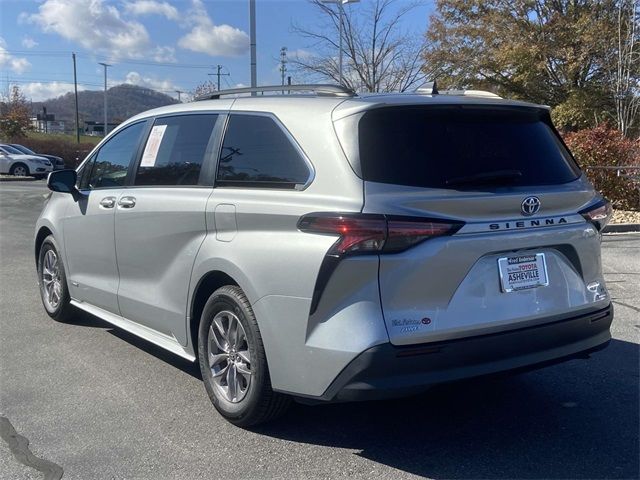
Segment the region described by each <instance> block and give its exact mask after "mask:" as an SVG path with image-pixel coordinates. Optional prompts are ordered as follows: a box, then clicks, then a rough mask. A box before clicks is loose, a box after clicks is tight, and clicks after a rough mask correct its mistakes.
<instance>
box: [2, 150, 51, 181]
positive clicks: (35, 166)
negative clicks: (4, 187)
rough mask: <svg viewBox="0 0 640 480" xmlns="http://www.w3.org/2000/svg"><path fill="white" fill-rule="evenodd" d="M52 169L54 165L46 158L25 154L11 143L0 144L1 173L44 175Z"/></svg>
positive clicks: (20, 175)
mask: <svg viewBox="0 0 640 480" xmlns="http://www.w3.org/2000/svg"><path fill="white" fill-rule="evenodd" d="M52 171H53V165H51V162H50V161H49V160H47V159H46V158H44V157H38V156H36V155H25V154H24V153H22V152H21V151H20V150H18V149H17V148H14V147H12V146H11V145H6V144H0V174H9V175H15V176H16V177H26V176H33V177H44V176H46V175H48V174H49V173H50V172H52Z"/></svg>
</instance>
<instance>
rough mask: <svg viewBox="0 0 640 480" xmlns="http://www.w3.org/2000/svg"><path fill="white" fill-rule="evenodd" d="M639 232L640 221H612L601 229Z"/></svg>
mask: <svg viewBox="0 0 640 480" xmlns="http://www.w3.org/2000/svg"><path fill="white" fill-rule="evenodd" d="M629 232H640V223H614V224H609V225H607V226H606V227H604V229H603V230H602V233H629Z"/></svg>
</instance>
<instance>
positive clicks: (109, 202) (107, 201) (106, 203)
mask: <svg viewBox="0 0 640 480" xmlns="http://www.w3.org/2000/svg"><path fill="white" fill-rule="evenodd" d="M115 205H116V197H104V198H103V199H102V200H100V206H101V207H104V208H113V207H115Z"/></svg>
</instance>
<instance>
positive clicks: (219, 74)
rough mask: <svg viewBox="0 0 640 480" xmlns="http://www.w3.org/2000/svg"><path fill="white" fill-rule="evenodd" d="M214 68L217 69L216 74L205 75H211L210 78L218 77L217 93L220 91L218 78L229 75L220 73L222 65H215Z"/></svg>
mask: <svg viewBox="0 0 640 480" xmlns="http://www.w3.org/2000/svg"><path fill="white" fill-rule="evenodd" d="M216 68H217V69H218V70H217V71H216V73H207V75H211V76H216V77H218V82H217V84H218V91H220V77H225V76H229V75H231V74H230V73H228V72H227V73H222V65H216Z"/></svg>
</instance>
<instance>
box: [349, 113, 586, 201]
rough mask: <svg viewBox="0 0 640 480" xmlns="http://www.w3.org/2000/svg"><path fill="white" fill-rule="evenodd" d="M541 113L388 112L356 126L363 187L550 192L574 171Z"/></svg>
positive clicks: (574, 175) (573, 175)
mask: <svg viewBox="0 0 640 480" xmlns="http://www.w3.org/2000/svg"><path fill="white" fill-rule="evenodd" d="M543 115H544V113H543V112H541V111H538V110H533V109H521V108H520V109H518V108H495V107H477V106H473V107H470V106H451V105H448V106H445V107H441V106H431V107H424V106H419V107H389V108H380V109H377V110H371V111H369V112H367V113H365V114H364V115H363V117H362V119H361V120H360V122H359V127H358V130H359V153H360V166H361V169H362V176H363V178H364V179H365V180H368V181H372V182H380V183H392V184H396V185H406V186H415V187H428V188H455V189H459V188H469V187H477V186H479V185H493V186H496V185H509V186H511V185H514V186H530V185H551V184H561V183H567V182H570V181H572V180H575V179H576V178H577V177H578V176H579V175H580V171H579V169H578V167H577V166H576V165H575V162H573V160H572V158H571V156H570V155H569V153H568V151H567V150H566V148H565V147H564V145H563V144H562V142H561V141H560V139H559V138H558V137H557V135H556V133H555V132H554V130H553V129H552V127H551V126H550V125H549V124H547V122H546V121H545V119H544V118H543Z"/></svg>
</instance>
